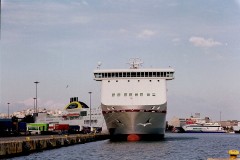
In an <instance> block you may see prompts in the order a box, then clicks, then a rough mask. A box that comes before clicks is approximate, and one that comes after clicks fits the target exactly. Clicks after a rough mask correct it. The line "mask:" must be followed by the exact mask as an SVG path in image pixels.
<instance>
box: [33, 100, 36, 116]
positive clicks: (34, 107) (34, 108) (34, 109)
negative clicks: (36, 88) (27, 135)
mask: <svg viewBox="0 0 240 160" xmlns="http://www.w3.org/2000/svg"><path fill="white" fill-rule="evenodd" d="M35 101H36V98H35V97H34V98H33V113H36V106H35Z"/></svg>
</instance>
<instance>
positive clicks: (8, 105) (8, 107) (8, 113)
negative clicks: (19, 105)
mask: <svg viewBox="0 0 240 160" xmlns="http://www.w3.org/2000/svg"><path fill="white" fill-rule="evenodd" d="M7 104H8V118H9V104H10V103H7Z"/></svg>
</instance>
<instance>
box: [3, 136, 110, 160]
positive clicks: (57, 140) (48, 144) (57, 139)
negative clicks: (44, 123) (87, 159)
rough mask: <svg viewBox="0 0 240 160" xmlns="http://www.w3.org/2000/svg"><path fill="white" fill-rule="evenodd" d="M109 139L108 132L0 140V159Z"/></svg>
mask: <svg viewBox="0 0 240 160" xmlns="http://www.w3.org/2000/svg"><path fill="white" fill-rule="evenodd" d="M105 139H109V135H108V134H77V135H62V136H58V135H49V136H44V137H26V138H25V139H22V140H8V138H6V139H5V140H4V141H0V159H2V158H9V157H16V156H22V155H29V154H31V153H33V152H40V151H43V150H49V149H55V148H60V147H64V146H70V145H75V144H82V143H87V142H94V141H99V140H105Z"/></svg>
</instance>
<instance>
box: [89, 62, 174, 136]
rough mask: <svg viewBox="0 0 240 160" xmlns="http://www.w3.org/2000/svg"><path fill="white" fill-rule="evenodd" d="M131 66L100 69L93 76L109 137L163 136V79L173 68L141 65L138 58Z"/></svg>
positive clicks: (164, 113) (172, 72) (164, 87)
mask: <svg viewBox="0 0 240 160" xmlns="http://www.w3.org/2000/svg"><path fill="white" fill-rule="evenodd" d="M129 64H130V69H100V66H99V67H98V69H97V70H95V71H94V79H95V80H96V81H101V85H102V87H101V106H102V113H103V116H104V118H105V121H106V125H107V128H108V131H109V133H110V135H111V139H114V138H118V139H121V138H123V139H124V140H125V139H128V138H129V139H136V140H138V139H148V138H150V139H158V138H163V137H164V134H165V126H166V113H167V96H166V91H167V86H166V81H167V80H172V79H174V76H173V74H174V70H173V69H172V68H170V67H169V68H166V69H153V68H149V69H142V68H140V66H141V64H142V62H141V60H140V59H132V60H131V61H130V63H129Z"/></svg>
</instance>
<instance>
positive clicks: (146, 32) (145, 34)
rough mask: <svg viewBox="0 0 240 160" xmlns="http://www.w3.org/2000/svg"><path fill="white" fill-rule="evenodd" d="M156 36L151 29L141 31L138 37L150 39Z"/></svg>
mask: <svg viewBox="0 0 240 160" xmlns="http://www.w3.org/2000/svg"><path fill="white" fill-rule="evenodd" d="M155 35H156V32H154V31H152V30H149V29H145V30H143V31H141V32H140V33H139V34H138V35H137V37H138V38H148V37H152V36H155Z"/></svg>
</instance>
